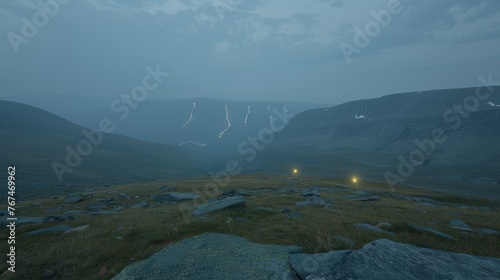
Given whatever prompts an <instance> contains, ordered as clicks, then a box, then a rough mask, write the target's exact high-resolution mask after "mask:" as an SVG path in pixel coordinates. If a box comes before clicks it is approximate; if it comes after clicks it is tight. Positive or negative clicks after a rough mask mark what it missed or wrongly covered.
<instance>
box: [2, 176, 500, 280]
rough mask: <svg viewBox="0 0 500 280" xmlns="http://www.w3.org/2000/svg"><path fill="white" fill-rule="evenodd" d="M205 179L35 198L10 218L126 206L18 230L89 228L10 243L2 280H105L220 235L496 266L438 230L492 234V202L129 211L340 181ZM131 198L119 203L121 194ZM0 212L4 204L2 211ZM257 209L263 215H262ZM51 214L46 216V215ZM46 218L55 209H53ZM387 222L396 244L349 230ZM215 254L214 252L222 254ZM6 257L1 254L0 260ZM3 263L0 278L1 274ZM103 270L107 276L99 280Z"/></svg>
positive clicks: (279, 200) (480, 237)
mask: <svg viewBox="0 0 500 280" xmlns="http://www.w3.org/2000/svg"><path fill="white" fill-rule="evenodd" d="M209 182H213V180H212V179H210V178H206V179H192V180H180V181H169V182H162V181H155V182H145V183H136V184H129V185H116V186H111V187H108V188H105V189H100V190H95V191H92V193H93V195H92V196H87V197H85V198H84V200H83V201H81V202H79V203H75V204H65V203H64V197H62V196H59V197H44V198H39V199H35V200H32V201H29V202H24V203H20V204H19V205H18V213H17V215H18V216H48V215H56V214H61V213H63V212H64V211H68V210H86V208H87V206H88V205H90V204H95V203H97V201H98V200H99V199H103V198H113V199H114V200H113V201H112V202H111V203H110V205H109V206H108V208H109V209H112V208H114V207H116V206H120V205H123V206H127V207H126V208H125V209H124V210H123V211H121V212H119V213H118V214H113V215H101V216H95V217H91V216H89V215H88V214H87V213H86V214H81V215H75V218H76V220H74V221H69V222H68V221H66V222H60V223H58V222H56V223H46V224H42V225H23V226H19V227H18V228H17V232H16V234H17V236H20V235H21V234H23V233H26V232H28V231H31V230H35V229H39V228H42V227H50V226H54V225H57V224H66V225H70V226H81V225H89V229H87V230H85V231H81V232H75V233H70V234H61V233H57V234H40V235H34V236H30V237H25V238H19V237H18V238H17V240H16V248H17V251H16V271H17V272H16V273H15V274H12V273H8V274H5V275H4V277H3V278H4V279H41V278H43V275H44V271H46V270H47V269H50V270H52V271H54V272H55V275H54V276H53V277H52V278H48V279H81V278H85V279H110V278H112V277H113V276H114V275H115V274H117V273H118V272H120V271H121V270H122V269H123V268H124V267H126V266H127V265H129V264H131V263H133V262H136V261H139V260H142V259H144V258H147V257H148V256H150V255H151V254H153V253H155V252H157V251H159V250H161V249H162V248H164V247H165V246H167V245H169V244H171V243H175V242H178V241H180V240H183V239H185V238H188V237H191V236H194V235H197V234H200V233H203V232H220V233H227V234H234V235H237V236H242V237H245V238H247V239H249V240H251V241H254V242H259V243H267V244H281V245H299V246H302V247H303V248H304V251H305V252H307V253H319V252H326V251H330V250H338V249H358V248H361V247H362V246H363V245H365V244H366V243H368V242H371V241H373V240H376V239H380V238H390V239H392V240H394V241H397V242H402V243H409V244H414V245H417V246H421V247H428V248H434V249H440V250H445V251H450V252H459V253H467V254H472V255H482V256H491V257H500V250H499V248H500V236H490V235H484V234H479V233H464V232H461V231H459V230H457V229H453V228H450V227H448V226H447V224H448V222H449V221H450V220H452V219H460V220H462V221H464V222H465V223H467V224H469V225H470V226H471V227H472V228H473V229H477V228H491V229H496V230H500V225H499V224H498V221H499V220H500V213H499V211H498V209H499V203H498V201H493V200H487V199H478V198H469V197H460V196H454V195H450V194H445V193H437V192H432V193H430V192H428V191H426V190H423V189H415V188H397V189H396V190H395V192H394V193H396V194H398V195H412V196H421V197H423V196H425V197H432V199H434V200H436V201H439V202H440V203H441V204H439V205H438V206H435V207H428V206H423V205H421V204H420V203H419V202H411V201H405V200H401V199H398V198H396V197H391V196H386V195H383V194H377V193H378V192H386V193H390V192H391V190H390V189H389V188H388V187H387V186H386V185H383V184H377V183H367V182H360V183H359V185H358V186H357V189H363V190H366V191H370V192H373V193H374V194H375V195H380V197H381V199H380V200H379V201H369V202H359V201H348V200H344V199H342V196H344V195H346V194H349V193H346V192H326V191H325V192H320V194H321V196H322V198H324V199H325V200H326V201H327V202H330V203H331V204H332V207H331V208H330V209H326V208H321V207H296V206H295V203H296V202H298V201H303V200H304V199H303V197H302V196H301V195H300V194H299V193H298V192H282V193H279V192H269V193H261V194H258V195H256V196H251V197H247V203H246V206H245V207H244V208H232V209H226V210H222V211H219V212H213V213H209V214H206V216H207V217H209V218H210V219H208V220H200V219H198V218H196V217H193V216H191V215H189V213H190V212H189V210H190V209H192V206H193V202H185V203H177V204H169V205H157V206H153V207H149V208H139V209H132V208H130V207H129V206H131V205H134V204H136V203H138V202H140V201H142V200H144V199H149V200H150V205H151V204H154V202H153V201H152V200H151V199H150V196H151V195H153V194H158V193H162V192H164V191H162V190H160V187H161V186H164V185H168V186H172V187H177V188H178V190H176V191H178V192H189V191H195V192H199V193H201V194H202V195H203V196H205V197H207V199H210V198H213V197H217V196H220V192H221V191H223V190H225V189H235V190H239V189H243V190H276V189H282V188H290V187H296V188H299V189H300V188H309V187H312V186H323V187H329V186H330V187H333V186H337V185H340V184H347V182H345V181H343V180H335V179H328V178H319V177H297V178H287V177H278V176H266V175H246V176H235V177H231V179H230V181H229V184H228V185H227V186H226V187H224V188H220V190H219V191H214V190H213V188H204V186H205V185H206V184H207V183H209ZM121 193H123V194H126V195H128V196H130V197H131V198H130V200H127V199H124V198H123V197H121V196H120V194H121ZM460 205H467V206H487V207H489V208H490V209H492V210H493V211H491V212H486V211H480V210H477V209H472V210H471V209H462V208H459V207H458V206H460ZM2 207H3V208H6V206H5V205H3V206H2ZM259 207H269V208H272V209H273V210H272V211H263V210H261V209H259ZM282 207H288V208H290V210H291V211H292V212H300V213H301V214H302V215H303V218H290V217H288V215H287V214H284V213H281V212H280V209H281V208H282ZM49 209H52V211H55V212H54V213H50V214H49V213H47V210H49ZM54 209H55V210H54ZM380 222H386V223H390V224H391V225H392V228H388V229H387V230H389V231H392V232H394V233H396V236H393V237H391V236H387V235H384V234H379V233H373V232H371V231H364V230H358V229H356V228H355V227H354V226H353V224H355V223H367V224H372V225H376V224H378V223H380ZM407 223H415V224H419V225H423V226H427V227H432V228H434V229H436V230H439V231H442V232H444V233H446V234H448V235H451V236H453V237H455V239H456V240H455V241H451V240H447V239H442V238H440V237H437V236H434V235H432V234H428V233H423V232H419V231H415V230H413V229H411V228H410V227H409V226H408V225H407ZM0 233H1V237H2V242H1V244H0V252H3V253H2V254H4V253H6V252H7V253H8V248H7V246H8V244H7V240H6V237H7V234H8V232H7V231H6V230H5V229H2V231H1V232H0ZM337 235H340V236H343V237H347V238H349V239H351V240H352V241H354V242H355V245H354V246H351V245H349V244H346V243H341V242H339V241H337V240H336V239H334V238H332V237H333V236H337ZM221 249H223V248H221ZM4 256H5V254H4ZM5 261H6V258H5V257H4V258H3V261H2V264H1V265H0V269H2V271H5V270H6V269H7V265H6V263H5ZM103 267H105V268H106V270H107V273H105V274H104V275H103V276H98V271H99V270H100V269H101V268H103Z"/></svg>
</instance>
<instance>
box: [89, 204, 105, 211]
mask: <svg viewBox="0 0 500 280" xmlns="http://www.w3.org/2000/svg"><path fill="white" fill-rule="evenodd" d="M104 208H106V205H104V204H90V205H89V206H87V209H88V210H89V211H99V210H102V209H104Z"/></svg>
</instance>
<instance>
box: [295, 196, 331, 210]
mask: <svg viewBox="0 0 500 280" xmlns="http://www.w3.org/2000/svg"><path fill="white" fill-rule="evenodd" d="M295 205H296V206H298V207H303V206H311V205H312V206H325V205H326V202H325V200H324V199H323V198H321V197H319V196H315V195H313V196H306V201H299V202H297V203H295Z"/></svg>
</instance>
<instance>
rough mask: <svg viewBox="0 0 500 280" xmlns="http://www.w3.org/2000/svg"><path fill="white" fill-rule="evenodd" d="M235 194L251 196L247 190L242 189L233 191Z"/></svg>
mask: <svg viewBox="0 0 500 280" xmlns="http://www.w3.org/2000/svg"><path fill="white" fill-rule="evenodd" d="M234 194H235V195H239V196H252V194H251V193H249V192H246V191H242V190H239V191H235V192H234Z"/></svg>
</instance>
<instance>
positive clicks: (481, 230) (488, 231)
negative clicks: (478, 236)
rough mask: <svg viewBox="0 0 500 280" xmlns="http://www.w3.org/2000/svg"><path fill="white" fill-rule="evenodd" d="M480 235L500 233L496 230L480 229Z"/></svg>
mask: <svg viewBox="0 0 500 280" xmlns="http://www.w3.org/2000/svg"><path fill="white" fill-rule="evenodd" d="M479 232H480V233H484V234H488V235H499V234H500V231H498V230H494V229H489V228H480V229H479Z"/></svg>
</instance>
